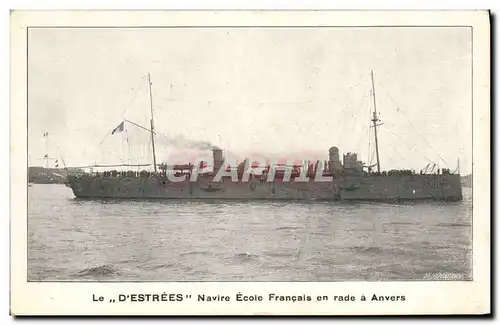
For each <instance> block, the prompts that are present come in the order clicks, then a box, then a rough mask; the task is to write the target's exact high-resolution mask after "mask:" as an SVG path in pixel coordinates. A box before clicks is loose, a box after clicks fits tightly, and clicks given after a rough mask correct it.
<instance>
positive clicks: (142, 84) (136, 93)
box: [121, 75, 146, 116]
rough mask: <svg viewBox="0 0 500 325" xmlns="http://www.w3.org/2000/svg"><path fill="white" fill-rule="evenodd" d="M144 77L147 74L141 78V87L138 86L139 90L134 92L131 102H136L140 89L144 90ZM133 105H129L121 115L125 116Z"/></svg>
mask: <svg viewBox="0 0 500 325" xmlns="http://www.w3.org/2000/svg"><path fill="white" fill-rule="evenodd" d="M144 78H146V75H143V76H142V78H141V83H140V84H139V88H137V90H136V91H135V93H134V96H133V97H132V99H131V100H130V104H132V103H133V102H134V100H135V99H136V97H137V95H138V94H139V91H141V90H142V87H144V83H143V82H142V81H143V80H144ZM131 107H132V105H130V106H129V107H127V108H126V109H125V110H124V111H123V113H122V115H121V116H124V115H125V113H127V111H128V110H129V109H130V108H131Z"/></svg>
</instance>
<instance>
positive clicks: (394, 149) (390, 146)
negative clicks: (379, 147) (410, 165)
mask: <svg viewBox="0 0 500 325" xmlns="http://www.w3.org/2000/svg"><path fill="white" fill-rule="evenodd" d="M387 145H388V146H389V148H391V149H392V151H394V152H395V153H396V155H398V156H399V158H401V160H403V161H405V159H404V158H403V156H401V155H400V154H399V152H398V151H397V150H396V148H394V147H393V146H392V145H391V144H390V143H387Z"/></svg>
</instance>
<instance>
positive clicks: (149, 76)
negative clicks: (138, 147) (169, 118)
mask: <svg viewBox="0 0 500 325" xmlns="http://www.w3.org/2000/svg"><path fill="white" fill-rule="evenodd" d="M151 85H152V83H151V75H150V74H149V72H148V87H149V105H150V108H151V146H152V148H153V167H154V171H155V173H156V152H155V131H154V118H153V96H152V95H151Z"/></svg>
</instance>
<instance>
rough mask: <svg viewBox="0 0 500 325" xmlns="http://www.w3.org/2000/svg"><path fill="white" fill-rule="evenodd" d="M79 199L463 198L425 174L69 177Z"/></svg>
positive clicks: (451, 179) (447, 179) (449, 178)
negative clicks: (318, 178)
mask: <svg viewBox="0 0 500 325" xmlns="http://www.w3.org/2000/svg"><path fill="white" fill-rule="evenodd" d="M68 186H70V187H71V188H72V190H73V193H74V194H75V196H76V197H78V198H94V199H96V198H97V199H100V198H111V199H216V200H219V199H238V200H322V201H339V200H368V201H406V200H439V201H460V200H462V187H461V184H460V176H459V175H455V174H441V175H437V174H429V175H419V174H415V175H407V176H366V177H346V178H338V179H334V180H332V181H330V182H315V181H308V182H298V181H291V182H280V181H279V180H278V181H274V182H267V181H261V180H260V179H252V180H249V181H248V182H241V181H239V182H233V181H231V178H227V179H222V180H221V181H220V182H213V181H212V177H199V178H198V180H197V181H196V182H190V181H184V182H171V181H169V180H168V179H167V178H165V177H161V176H159V175H152V176H149V177H127V176H120V177H108V176H103V175H101V176H91V175H83V176H79V177H76V176H70V177H69V184H68Z"/></svg>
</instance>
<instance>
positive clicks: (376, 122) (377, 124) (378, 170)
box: [371, 70, 382, 173]
mask: <svg viewBox="0 0 500 325" xmlns="http://www.w3.org/2000/svg"><path fill="white" fill-rule="evenodd" d="M371 79H372V96H373V117H372V119H371V121H372V123H373V131H374V134H375V154H376V156H377V172H378V173H380V156H379V153H378V135H377V127H378V126H380V125H382V124H379V123H378V122H380V119H379V118H378V116H377V101H376V97H375V82H374V81H373V70H372V71H371Z"/></svg>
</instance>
